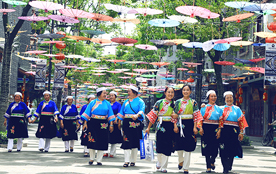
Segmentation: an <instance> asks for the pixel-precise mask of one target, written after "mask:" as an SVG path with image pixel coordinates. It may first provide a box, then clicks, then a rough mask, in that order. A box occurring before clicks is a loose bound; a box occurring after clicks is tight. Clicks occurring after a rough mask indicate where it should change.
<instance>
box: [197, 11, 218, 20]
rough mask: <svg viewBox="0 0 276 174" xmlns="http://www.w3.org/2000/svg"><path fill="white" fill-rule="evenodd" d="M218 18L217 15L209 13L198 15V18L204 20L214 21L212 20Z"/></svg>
mask: <svg viewBox="0 0 276 174" xmlns="http://www.w3.org/2000/svg"><path fill="white" fill-rule="evenodd" d="M219 16H220V15H219V14H217V13H212V12H210V13H205V12H203V13H201V14H199V17H202V18H206V19H214V18H218V17H219Z"/></svg>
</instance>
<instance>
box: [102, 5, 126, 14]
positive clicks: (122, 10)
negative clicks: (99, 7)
mask: <svg viewBox="0 0 276 174" xmlns="http://www.w3.org/2000/svg"><path fill="white" fill-rule="evenodd" d="M104 6H105V8H106V9H108V10H113V11H116V12H118V15H121V14H127V13H128V12H129V11H130V10H131V8H128V7H126V6H121V5H114V4H104Z"/></svg>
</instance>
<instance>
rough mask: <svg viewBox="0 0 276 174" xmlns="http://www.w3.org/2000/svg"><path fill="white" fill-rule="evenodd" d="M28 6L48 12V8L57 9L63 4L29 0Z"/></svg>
mask: <svg viewBox="0 0 276 174" xmlns="http://www.w3.org/2000/svg"><path fill="white" fill-rule="evenodd" d="M29 4H30V6H32V7H35V8H39V9H42V10H44V11H45V12H48V11H49V10H59V9H62V8H63V6H62V5H61V4H57V3H53V2H47V1H31V2H29Z"/></svg>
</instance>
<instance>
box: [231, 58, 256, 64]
mask: <svg viewBox="0 0 276 174" xmlns="http://www.w3.org/2000/svg"><path fill="white" fill-rule="evenodd" d="M234 59H235V60H236V61H239V62H241V63H243V64H255V63H254V62H251V61H249V60H246V59H239V58H234Z"/></svg>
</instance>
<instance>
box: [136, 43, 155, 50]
mask: <svg viewBox="0 0 276 174" xmlns="http://www.w3.org/2000/svg"><path fill="white" fill-rule="evenodd" d="M135 47H136V48H140V49H143V50H157V47H156V46H152V45H144V44H140V45H135Z"/></svg>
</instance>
